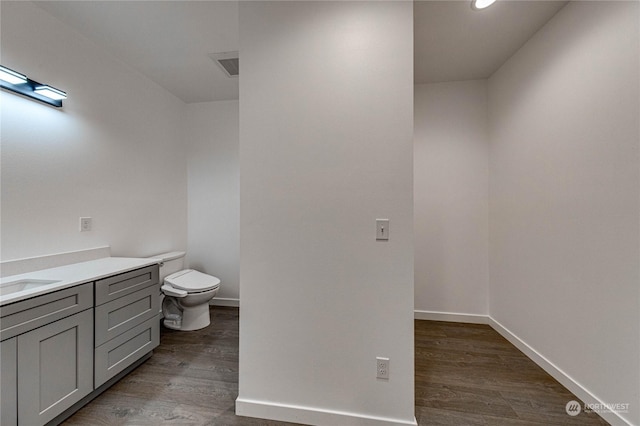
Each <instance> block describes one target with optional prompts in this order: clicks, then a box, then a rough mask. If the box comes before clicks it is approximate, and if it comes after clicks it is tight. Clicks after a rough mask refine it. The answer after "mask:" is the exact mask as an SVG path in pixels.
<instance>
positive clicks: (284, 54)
mask: <svg viewBox="0 0 640 426" xmlns="http://www.w3.org/2000/svg"><path fill="white" fill-rule="evenodd" d="M412 9H413V6H412V3H411V2H347V3H345V2H241V4H240V51H241V52H242V77H241V79H240V171H241V173H240V224H241V226H240V252H241V258H240V295H241V301H240V310H241V312H242V315H241V319H240V373H239V397H238V400H237V402H236V412H237V413H239V414H242V415H251V416H258V417H266V418H276V419H283V420H291V421H295V422H300V423H311V424H342V425H347V424H359V425H362V424H415V423H414V422H415V419H414V398H413V393H414V390H413V214H412V213H413V202H412V194H413V185H412V180H413V178H412V165H413V160H412V154H413V145H412V134H413V123H412V122H413V75H412V74H413V71H412V70H413V59H412V58H413V43H412V39H413V17H412V12H413V11H412ZM381 52H393V55H392V56H393V60H390V61H385V60H383V57H382V56H383V55H381ZM376 218H389V219H390V220H391V224H390V236H391V239H390V241H388V242H377V241H376V239H375V219H376ZM376 356H383V357H389V358H390V359H391V361H390V363H391V364H390V374H391V377H390V379H389V380H388V381H386V380H377V379H376Z"/></svg>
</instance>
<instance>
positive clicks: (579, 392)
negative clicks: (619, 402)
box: [489, 317, 631, 426]
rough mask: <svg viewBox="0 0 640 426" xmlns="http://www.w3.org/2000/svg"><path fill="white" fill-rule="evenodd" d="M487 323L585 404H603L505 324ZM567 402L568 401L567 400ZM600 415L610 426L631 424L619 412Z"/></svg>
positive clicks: (494, 321) (491, 320)
mask: <svg viewBox="0 0 640 426" xmlns="http://www.w3.org/2000/svg"><path fill="white" fill-rule="evenodd" d="M489 325H490V326H491V327H492V328H493V329H494V330H496V331H497V332H498V333H500V334H501V335H502V337H504V338H505V339H507V340H508V341H509V342H510V343H511V344H512V345H513V346H515V347H516V348H518V349H520V350H521V351H522V352H523V353H524V354H525V355H526V356H527V357H529V358H530V359H531V360H532V361H533V362H535V363H536V364H538V366H539V367H540V368H542V369H543V370H544V371H546V372H547V373H549V375H550V376H551V377H553V378H554V379H556V380H557V381H559V382H560V383H561V384H562V385H563V386H564V387H566V388H567V389H569V390H570V391H571V392H572V393H573V394H574V395H575V396H577V397H578V398H580V399H581V400H582V401H583V402H584V403H585V404H604V402H603V401H601V400H600V399H598V398H597V397H596V396H595V395H593V394H592V393H591V392H589V390H587V389H585V388H584V387H583V386H582V385H580V383H578V382H577V381H575V380H574V379H573V378H571V376H569V375H568V374H566V373H565V372H564V371H562V370H561V369H560V368H558V367H557V366H556V365H555V364H553V363H552V362H551V361H549V360H548V359H547V358H545V357H544V356H543V355H542V354H540V353H539V352H537V351H536V350H535V349H533V348H532V347H531V346H529V345H528V344H527V343H526V342H525V341H524V340H522V339H520V338H519V337H518V336H516V335H515V334H514V333H512V332H511V331H510V330H509V329H507V328H506V327H505V326H503V325H502V324H500V323H499V322H498V321H496V320H495V319H493V318H491V317H489ZM567 402H569V401H567ZM598 415H599V416H600V417H602V418H603V419H605V420H606V421H607V422H609V423H610V424H611V425H612V426H618V425H620V426H631V422H629V421H627V420H626V419H625V418H623V417H622V416H621V415H620V414H618V413H616V412H614V411H604V412H600V413H598Z"/></svg>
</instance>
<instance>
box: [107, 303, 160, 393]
mask: <svg viewBox="0 0 640 426" xmlns="http://www.w3.org/2000/svg"><path fill="white" fill-rule="evenodd" d="M159 344H160V319H159V318H158V316H157V315H156V316H154V317H153V318H151V319H149V320H147V321H145V322H143V323H142V324H140V325H138V326H136V327H134V328H132V329H131V330H128V331H125V332H124V333H123V334H121V335H119V336H117V337H115V338H113V339H111V340H109V341H108V342H107V343H105V344H103V345H101V346H99V347H97V348H96V349H95V387H96V388H98V387H99V386H101V385H102V384H103V383H105V382H106V381H107V380H109V379H110V378H112V377H113V376H115V375H116V374H118V373H119V372H121V371H122V370H124V369H125V368H127V367H128V366H130V365H131V364H133V363H134V362H135V361H137V360H138V359H140V358H142V357H143V356H144V355H146V354H147V353H149V352H150V351H151V350H152V349H153V348H155V347H156V346H158V345H159Z"/></svg>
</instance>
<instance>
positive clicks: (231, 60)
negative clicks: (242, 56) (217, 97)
mask: <svg viewBox="0 0 640 426" xmlns="http://www.w3.org/2000/svg"><path fill="white" fill-rule="evenodd" d="M209 57H210V58H211V59H213V61H214V62H215V63H216V64H218V66H220V68H222V70H223V71H224V72H225V74H227V77H237V76H238V73H239V71H240V68H239V59H238V52H222V53H209Z"/></svg>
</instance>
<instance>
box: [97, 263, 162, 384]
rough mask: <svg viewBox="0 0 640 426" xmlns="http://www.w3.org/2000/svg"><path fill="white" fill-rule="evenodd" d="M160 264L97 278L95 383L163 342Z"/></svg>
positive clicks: (107, 377)
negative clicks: (160, 317)
mask: <svg viewBox="0 0 640 426" xmlns="http://www.w3.org/2000/svg"><path fill="white" fill-rule="evenodd" d="M159 300H160V288H159V285H158V265H153V266H149V267H147V268H142V269H137V270H135V271H131V272H127V273H125V274H120V275H116V276H113V277H109V278H107V279H104V280H99V281H96V307H95V375H94V380H95V387H96V388H98V387H99V386H101V385H102V384H104V383H106V382H107V381H108V380H109V379H111V378H112V377H115V376H116V375H117V374H118V373H120V372H121V371H123V370H125V369H126V368H127V367H129V366H130V365H131V364H133V363H134V362H135V361H136V360H138V359H140V358H142V357H143V356H145V355H146V354H148V353H149V352H151V350H152V349H153V348H155V347H156V346H158V345H159V344H160V320H159V319H158V311H159V309H160V307H159Z"/></svg>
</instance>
